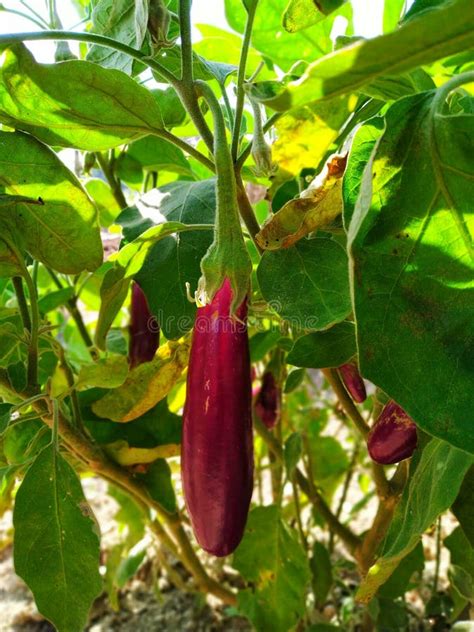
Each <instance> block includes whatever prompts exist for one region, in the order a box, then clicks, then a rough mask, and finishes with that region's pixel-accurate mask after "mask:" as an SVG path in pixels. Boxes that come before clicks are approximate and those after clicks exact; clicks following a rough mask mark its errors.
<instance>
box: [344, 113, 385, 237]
mask: <svg viewBox="0 0 474 632" xmlns="http://www.w3.org/2000/svg"><path fill="white" fill-rule="evenodd" d="M383 128H384V119H383V118H382V117H381V116H374V117H373V118H371V119H369V120H368V121H366V122H365V123H364V124H363V125H361V126H360V128H359V129H358V130H357V132H356V134H355V136H354V138H353V140H352V145H351V150H350V153H349V157H348V159H347V165H346V169H345V171H344V176H343V180H342V197H343V200H344V211H343V217H344V226H345V227H346V230H347V229H348V227H349V224H350V222H351V219H352V215H353V214H354V209H355V206H356V203H357V199H358V197H359V194H360V190H361V186H362V176H363V174H364V169H365V168H366V166H367V163H368V162H369V159H370V156H371V155H372V152H373V150H374V147H375V144H376V142H377V140H378V139H379V138H380V135H381V133H382V131H383Z"/></svg>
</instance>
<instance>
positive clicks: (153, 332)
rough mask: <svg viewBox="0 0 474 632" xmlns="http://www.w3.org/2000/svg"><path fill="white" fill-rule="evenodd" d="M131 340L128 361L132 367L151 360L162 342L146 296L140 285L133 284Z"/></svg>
mask: <svg viewBox="0 0 474 632" xmlns="http://www.w3.org/2000/svg"><path fill="white" fill-rule="evenodd" d="M128 330H129V334H130V342H129V347H128V362H129V364H130V368H132V369H133V367H136V366H138V365H139V364H142V363H143V362H150V360H153V358H154V357H155V353H156V350H157V349H158V347H159V344H160V330H159V327H158V323H157V322H156V319H155V318H154V316H153V315H152V314H151V312H150V308H149V307H148V301H147V300H146V296H145V294H144V292H143V290H142V289H141V287H140V286H139V285H138V283H133V284H132V301H131V308H130V326H129V329H128Z"/></svg>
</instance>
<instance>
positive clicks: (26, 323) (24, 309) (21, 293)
mask: <svg viewBox="0 0 474 632" xmlns="http://www.w3.org/2000/svg"><path fill="white" fill-rule="evenodd" d="M12 281H13V287H14V288H15V294H16V300H17V303H18V309H19V310H20V316H21V322H22V323H23V327H24V328H25V329H26V330H27V331H29V332H30V333H31V318H30V312H29V311H28V303H27V302H26V297H25V290H24V288H23V280H22V278H21V277H19V276H18V277H13V279H12Z"/></svg>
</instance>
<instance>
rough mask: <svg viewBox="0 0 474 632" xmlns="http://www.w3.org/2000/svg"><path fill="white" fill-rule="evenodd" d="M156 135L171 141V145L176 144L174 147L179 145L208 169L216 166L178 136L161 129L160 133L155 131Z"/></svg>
mask: <svg viewBox="0 0 474 632" xmlns="http://www.w3.org/2000/svg"><path fill="white" fill-rule="evenodd" d="M156 136H158V137H160V138H163V139H164V140H167V141H168V142H169V143H172V144H173V145H176V147H179V148H180V149H182V150H183V151H185V152H186V153H188V154H189V155H190V156H192V157H193V158H195V159H196V160H198V161H199V162H200V163H201V164H203V165H204V166H205V167H207V168H208V169H209V170H210V171H215V169H216V168H215V165H214V163H213V162H212V160H209V158H207V157H206V156H205V155H204V154H202V153H201V152H200V151H198V150H197V149H195V148H194V147H193V146H192V145H190V144H189V143H187V142H186V141H185V140H182V139H181V138H179V137H178V136H175V135H174V134H171V132H168V131H167V130H163V131H161V132H160V133H157V134H156Z"/></svg>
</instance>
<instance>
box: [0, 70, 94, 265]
mask: <svg viewBox="0 0 474 632" xmlns="http://www.w3.org/2000/svg"><path fill="white" fill-rule="evenodd" d="M0 86H1V82H0ZM0 186H2V187H4V189H5V191H6V192H7V193H10V192H11V193H20V194H24V195H26V196H29V197H36V198H37V197H39V196H41V198H42V199H43V201H44V205H42V206H36V205H32V204H25V203H17V204H15V206H13V207H8V208H0V219H1V221H2V223H6V224H7V225H8V227H9V228H11V230H12V231H13V232H14V233H15V235H17V236H18V239H19V241H20V243H23V244H24V246H25V248H26V249H27V250H28V251H29V252H30V254H31V255H32V256H33V257H35V258H36V259H38V260H39V261H41V262H42V263H44V264H45V265H47V266H51V267H52V268H54V269H55V270H58V271H59V272H64V273H67V274H77V273H79V272H82V271H83V270H95V269H96V268H97V267H98V266H99V265H100V263H101V261H102V243H101V240H100V233H99V227H98V225H97V214H96V211H95V208H94V206H93V204H92V202H91V201H90V199H89V197H88V196H87V194H86V193H85V191H84V189H83V188H82V187H81V185H80V183H79V181H78V180H77V178H76V176H75V175H74V174H72V173H71V172H70V171H69V170H68V169H67V168H66V167H65V166H64V164H63V163H62V162H61V160H60V159H59V158H58V157H57V156H56V154H55V153H54V152H53V151H52V150H51V149H49V147H46V146H45V145H43V144H42V143H40V142H39V141H37V140H36V139H34V138H33V137H32V136H29V135H27V134H23V133H21V132H14V133H13V132H0Z"/></svg>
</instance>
